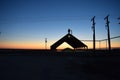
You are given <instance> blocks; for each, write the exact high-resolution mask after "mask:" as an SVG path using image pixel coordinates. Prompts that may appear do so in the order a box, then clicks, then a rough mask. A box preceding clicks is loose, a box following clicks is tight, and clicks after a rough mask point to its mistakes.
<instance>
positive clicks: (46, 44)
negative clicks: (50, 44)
mask: <svg viewBox="0 0 120 80" xmlns="http://www.w3.org/2000/svg"><path fill="white" fill-rule="evenodd" d="M45 49H47V38H45Z"/></svg>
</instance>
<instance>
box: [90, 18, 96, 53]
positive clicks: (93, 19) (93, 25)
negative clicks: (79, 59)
mask: <svg viewBox="0 0 120 80" xmlns="http://www.w3.org/2000/svg"><path fill="white" fill-rule="evenodd" d="M91 21H92V22H93V23H92V29H93V51H94V53H95V16H94V17H93V18H92V19H91Z"/></svg>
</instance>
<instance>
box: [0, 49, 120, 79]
mask: <svg viewBox="0 0 120 80" xmlns="http://www.w3.org/2000/svg"><path fill="white" fill-rule="evenodd" d="M9 79H10V80H120V55H119V50H118V51H116V50H115V51H112V52H111V53H108V52H104V51H97V52H96V54H93V53H92V52H90V51H87V52H52V51H45V50H0V80H9Z"/></svg>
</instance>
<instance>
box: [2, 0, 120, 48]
mask: <svg viewBox="0 0 120 80" xmlns="http://www.w3.org/2000/svg"><path fill="white" fill-rule="evenodd" d="M108 14H109V15H110V16H109V21H110V32H111V37H114V36H119V35H120V24H118V22H120V21H119V20H117V18H118V17H120V0H0V32H1V34H0V48H34V49H44V47H45V46H44V45H45V41H44V40H45V38H47V39H48V48H50V45H52V44H53V43H54V42H56V41H57V40H59V39H60V38H61V37H63V36H64V35H65V34H67V30H68V28H70V29H72V31H73V35H74V36H76V37H77V38H78V39H80V40H92V35H93V32H92V29H91V26H92V22H91V21H90V20H91V18H92V17H93V16H96V18H95V22H96V39H97V40H99V39H106V38H107V31H106V29H105V23H106V21H105V20H104V17H106V16H107V15H108ZM114 42H116V44H117V46H119V45H118V44H120V39H117V40H116V41H114ZM84 43H86V42H84ZM63 46H65V45H63ZM89 46H92V45H91V44H89V43H88V47H89ZM119 47H120V46H119Z"/></svg>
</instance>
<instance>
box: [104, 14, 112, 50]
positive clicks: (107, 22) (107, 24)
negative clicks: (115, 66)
mask: <svg viewBox="0 0 120 80" xmlns="http://www.w3.org/2000/svg"><path fill="white" fill-rule="evenodd" d="M108 17H109V15H107V16H106V17H105V18H104V20H106V28H107V32H108V46H109V52H110V51H111V42H110V30H109V23H110V22H109V20H108Z"/></svg>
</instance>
